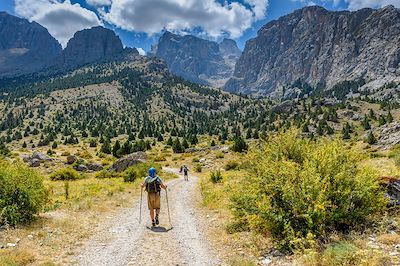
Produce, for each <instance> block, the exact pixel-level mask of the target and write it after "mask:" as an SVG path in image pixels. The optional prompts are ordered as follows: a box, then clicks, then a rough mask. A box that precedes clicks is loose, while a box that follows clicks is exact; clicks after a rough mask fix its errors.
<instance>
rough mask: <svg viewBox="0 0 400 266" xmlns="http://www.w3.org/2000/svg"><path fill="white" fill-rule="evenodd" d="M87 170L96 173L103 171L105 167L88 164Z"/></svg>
mask: <svg viewBox="0 0 400 266" xmlns="http://www.w3.org/2000/svg"><path fill="white" fill-rule="evenodd" d="M87 168H88V169H89V170H90V171H96V172H97V171H101V170H103V166H102V165H101V164H98V163H88V164H87Z"/></svg>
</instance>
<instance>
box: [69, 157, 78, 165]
mask: <svg viewBox="0 0 400 266" xmlns="http://www.w3.org/2000/svg"><path fill="white" fill-rule="evenodd" d="M77 159H78V158H77V157H76V156H75V155H69V156H68V157H67V164H73V163H74V162H75V161H76V160H77Z"/></svg>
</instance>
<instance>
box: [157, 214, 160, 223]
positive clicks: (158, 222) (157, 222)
mask: <svg viewBox="0 0 400 266" xmlns="http://www.w3.org/2000/svg"><path fill="white" fill-rule="evenodd" d="M159 224H160V221H159V220H158V214H156V225H159Z"/></svg>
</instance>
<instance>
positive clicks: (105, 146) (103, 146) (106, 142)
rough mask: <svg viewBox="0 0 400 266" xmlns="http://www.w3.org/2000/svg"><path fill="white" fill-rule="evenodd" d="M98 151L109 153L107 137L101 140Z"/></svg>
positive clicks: (109, 145)
mask: <svg viewBox="0 0 400 266" xmlns="http://www.w3.org/2000/svg"><path fill="white" fill-rule="evenodd" d="M100 151H101V152H102V153H105V154H111V143H110V140H109V139H105V140H104V141H103V145H102V146H101V149H100Z"/></svg>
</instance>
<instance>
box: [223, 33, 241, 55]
mask: <svg viewBox="0 0 400 266" xmlns="http://www.w3.org/2000/svg"><path fill="white" fill-rule="evenodd" d="M219 50H220V52H221V53H222V54H223V55H224V56H234V57H237V58H239V57H240V55H241V54H242V51H240V49H239V48H238V46H237V44H236V42H235V41H234V40H232V39H227V38H224V39H223V40H222V42H221V43H220V44H219Z"/></svg>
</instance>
